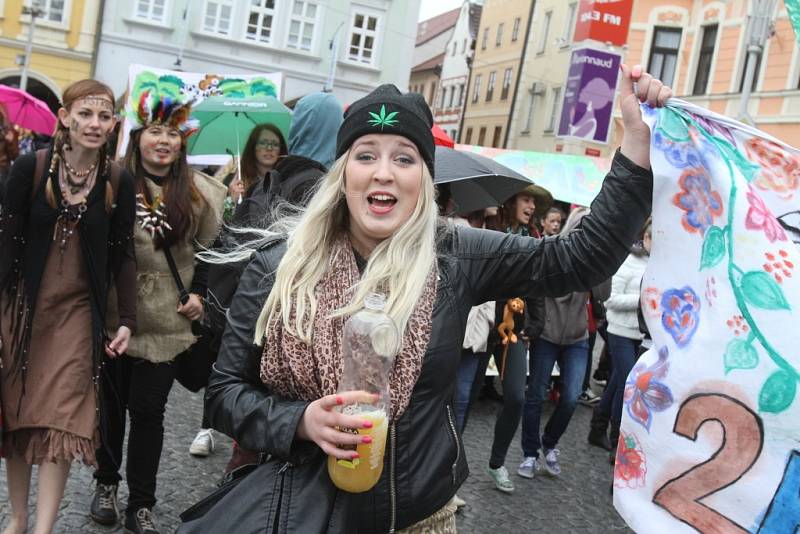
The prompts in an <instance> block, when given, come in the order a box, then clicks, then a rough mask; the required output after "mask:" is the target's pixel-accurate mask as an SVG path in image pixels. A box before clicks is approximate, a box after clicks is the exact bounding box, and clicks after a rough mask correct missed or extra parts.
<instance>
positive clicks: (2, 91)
mask: <svg viewBox="0 0 800 534" xmlns="http://www.w3.org/2000/svg"><path fill="white" fill-rule="evenodd" d="M0 103H2V104H3V106H4V107H5V108H6V113H7V114H8V120H9V121H10V122H11V123H13V124H16V125H17V126H20V127H22V128H26V129H28V130H32V131H34V132H37V133H40V134H45V135H53V132H54V131H55V129H56V116H55V115H54V114H53V112H52V111H50V108H48V107H47V104H45V103H44V102H42V101H41V100H39V99H38V98H36V97H34V96H31V95H29V94H28V93H26V92H25V91H21V90H19V89H15V88H13V87H9V86H7V85H0Z"/></svg>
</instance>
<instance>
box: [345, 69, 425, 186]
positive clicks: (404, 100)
mask: <svg viewBox="0 0 800 534" xmlns="http://www.w3.org/2000/svg"><path fill="white" fill-rule="evenodd" d="M432 127H433V115H431V110H430V108H429V107H428V104H427V102H425V98H423V96H422V95H421V94H419V93H407V94H402V93H401V92H400V91H399V90H398V89H397V87H395V86H394V85H392V84H388V83H387V84H384V85H381V86H380V87H378V88H377V89H375V90H374V91H372V92H371V93H370V94H368V95H367V96H365V97H364V98H362V99H360V100H356V101H355V102H353V103H352V104H351V105H350V107H349V108H347V111H345V113H344V122H343V123H342V125H341V126H340V127H339V134H338V135H337V136H336V157H337V158H339V157H340V156H341V155H342V154H344V153H345V152H347V150H348V149H349V148H350V146H351V145H352V144H353V142H355V140H356V139H358V138H359V137H361V136H362V135H367V134H372V133H384V134H395V135H402V136H403V137H406V138H408V139H409V140H410V141H411V142H413V143H414V144H415V145H416V146H417V149H418V150H419V153H420V155H421V156H422V159H423V160H424V161H425V165H427V166H428V170H429V171H430V173H431V176H433V161H434V156H435V154H436V146H435V145H434V142H433V133H431V128H432Z"/></svg>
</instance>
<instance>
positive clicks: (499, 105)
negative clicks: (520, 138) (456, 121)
mask: <svg viewBox="0 0 800 534" xmlns="http://www.w3.org/2000/svg"><path fill="white" fill-rule="evenodd" d="M533 4H534V2H533V0H486V1H485V2H484V4H483V10H482V13H481V21H480V29H479V31H478V36H477V40H476V43H475V58H474V60H473V62H472V72H471V75H470V82H469V85H468V88H467V98H466V109H465V111H464V119H463V121H462V122H463V125H462V127H461V129H460V130H461V135H460V139H459V140H460V142H462V143H465V144H475V145H483V146H491V147H498V148H504V147H505V146H506V144H505V143H506V135H507V131H508V124H509V121H510V117H511V115H512V111H513V109H514V107H515V100H516V95H517V85H518V84H517V81H518V80H517V78H518V76H519V71H520V66H521V64H522V58H523V56H524V54H525V42H526V36H527V34H528V26H529V24H530V22H531V16H532V13H533Z"/></svg>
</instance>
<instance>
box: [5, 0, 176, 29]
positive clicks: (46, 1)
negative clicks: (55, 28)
mask: <svg viewBox="0 0 800 534" xmlns="http://www.w3.org/2000/svg"><path fill="white" fill-rule="evenodd" d="M165 1H166V0H161V2H160V3H161V9H162V14H163V9H164V2H165ZM24 3H25V4H26V5H27V4H30V2H24ZM65 3H66V1H65V0H39V1H38V2H34V4H38V7H39V8H41V10H42V11H43V12H44V15H42V17H41V18H40V19H39V21H46V22H55V23H57V24H63V23H65V22H66V20H64V4H65ZM141 3H148V2H141ZM1 8H2V2H0V9H1Z"/></svg>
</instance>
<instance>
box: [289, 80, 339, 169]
mask: <svg viewBox="0 0 800 534" xmlns="http://www.w3.org/2000/svg"><path fill="white" fill-rule="evenodd" d="M342 115H343V111H342V106H341V104H339V101H338V100H336V97H335V96H333V94H331V93H322V92H320V93H311V94H310V95H306V96H304V97H303V98H301V99H300V100H298V101H297V104H296V105H295V107H294V113H293V114H292V128H291V130H289V154H291V155H293V156H304V157H306V158H309V159H313V160H314V161H318V162H319V163H322V164H323V165H324V166H325V167H326V168H327V169H330V168H331V165H333V162H334V161H335V159H336V134H337V133H338V131H339V126H341V125H342Z"/></svg>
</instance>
